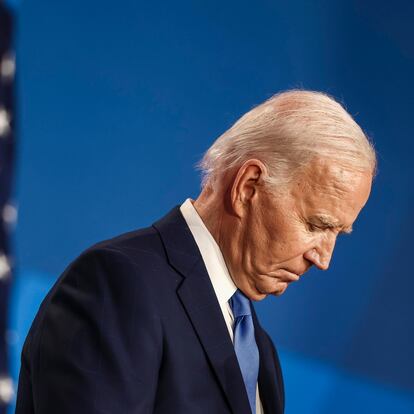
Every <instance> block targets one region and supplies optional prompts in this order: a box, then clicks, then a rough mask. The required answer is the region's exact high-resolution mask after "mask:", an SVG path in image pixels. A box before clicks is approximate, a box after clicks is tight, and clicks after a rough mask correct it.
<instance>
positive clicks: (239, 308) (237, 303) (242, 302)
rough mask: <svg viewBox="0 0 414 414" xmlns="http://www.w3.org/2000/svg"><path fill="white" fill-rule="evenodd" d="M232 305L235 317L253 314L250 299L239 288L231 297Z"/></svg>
mask: <svg viewBox="0 0 414 414" xmlns="http://www.w3.org/2000/svg"><path fill="white" fill-rule="evenodd" d="M230 307H231V310H232V311H233V315H234V317H235V318H238V317H239V316H246V315H251V310H250V301H249V299H247V297H246V296H244V295H243V293H242V292H241V291H240V290H239V289H237V290H236V292H235V294H234V295H233V296H232V297H231V298H230Z"/></svg>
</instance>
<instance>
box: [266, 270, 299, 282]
mask: <svg viewBox="0 0 414 414" xmlns="http://www.w3.org/2000/svg"><path fill="white" fill-rule="evenodd" d="M269 276H270V277H273V278H276V279H280V281H282V282H286V283H291V282H297V281H298V280H299V278H300V276H301V275H299V274H296V273H293V272H290V271H289V270H286V269H278V270H276V271H275V272H272V273H271V274H269Z"/></svg>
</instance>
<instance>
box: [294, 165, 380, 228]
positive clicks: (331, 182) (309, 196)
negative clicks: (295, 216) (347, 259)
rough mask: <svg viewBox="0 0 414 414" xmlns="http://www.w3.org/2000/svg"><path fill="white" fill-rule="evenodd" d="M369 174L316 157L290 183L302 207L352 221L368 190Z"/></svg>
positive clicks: (369, 184) (295, 198)
mask: <svg viewBox="0 0 414 414" xmlns="http://www.w3.org/2000/svg"><path fill="white" fill-rule="evenodd" d="M371 180H372V178H371V174H370V173H368V172H366V173H363V172H359V171H356V170H353V169H351V168H345V167H343V166H341V165H339V164H337V163H335V162H334V161H331V160H321V159H315V160H314V161H312V162H311V163H310V164H309V165H308V166H307V168H306V169H305V170H304V172H303V173H301V174H300V175H299V176H298V177H297V180H295V182H294V183H293V185H292V188H291V195H292V197H293V198H294V200H295V202H296V204H297V205H298V206H299V207H300V208H302V210H305V209H306V210H312V211H313V212H317V213H318V214H326V215H333V216H334V217H333V218H335V219H337V220H341V221H347V222H350V223H344V225H345V224H352V222H353V221H354V220H355V218H356V216H357V215H358V213H359V211H360V210H361V209H362V207H363V206H364V205H365V203H366V201H367V199H368V197H369V193H370V190H371Z"/></svg>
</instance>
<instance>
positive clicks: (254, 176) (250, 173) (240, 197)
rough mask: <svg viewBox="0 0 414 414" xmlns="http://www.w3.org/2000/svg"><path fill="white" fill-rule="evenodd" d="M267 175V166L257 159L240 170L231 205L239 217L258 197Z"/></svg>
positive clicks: (235, 181)
mask: <svg viewBox="0 0 414 414" xmlns="http://www.w3.org/2000/svg"><path fill="white" fill-rule="evenodd" d="M266 175H267V168H266V166H265V165H264V164H263V163H262V162H261V161H260V160H257V159H251V160H247V161H246V162H245V163H244V164H243V165H242V166H241V167H240V168H239V170H238V171H237V173H236V176H235V178H234V181H233V185H232V188H231V204H232V207H233V210H234V212H235V213H236V215H237V216H239V217H241V216H242V215H243V213H244V211H245V210H246V208H247V207H248V206H249V204H250V203H251V202H252V201H253V200H254V198H255V197H256V196H257V193H258V190H259V188H260V187H262V186H263V183H264V181H263V178H264V177H265V176H266Z"/></svg>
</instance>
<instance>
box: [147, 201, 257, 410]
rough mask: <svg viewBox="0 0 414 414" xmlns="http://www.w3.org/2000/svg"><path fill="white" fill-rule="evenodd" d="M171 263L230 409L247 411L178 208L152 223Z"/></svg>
mask: <svg viewBox="0 0 414 414" xmlns="http://www.w3.org/2000/svg"><path fill="white" fill-rule="evenodd" d="M154 227H155V228H156V229H157V230H158V232H159V234H160V236H161V239H162V241H163V244H164V247H165V249H166V253H167V256H168V260H169V262H170V264H171V266H172V267H174V269H175V270H177V271H178V272H179V273H181V274H182V275H183V276H184V279H183V281H182V283H181V285H180V286H179V288H178V290H177V294H178V296H179V298H180V300H181V302H182V304H183V306H184V308H185V310H186V312H187V314H188V317H189V318H190V320H191V323H192V325H193V327H194V330H195V331H196V333H197V336H198V338H199V340H200V343H201V346H202V347H203V349H204V351H205V353H206V355H207V358H208V360H209V361H210V364H211V367H212V369H213V371H214V373H215V374H216V377H217V380H218V382H219V384H220V386H221V388H222V390H223V392H224V394H225V396H226V398H227V401H228V403H229V406H230V407H231V410H232V412H234V413H237V414H251V413H250V406H249V400H248V398H247V393H246V389H245V386H244V382H243V377H242V375H241V372H240V368H239V364H238V362H237V357H236V354H235V352H234V348H233V344H232V342H231V339H230V336H229V333H228V331H227V327H226V323H225V321H224V319H223V315H222V313H221V309H220V305H219V302H218V300H217V297H216V294H215V292H214V289H213V286H212V284H211V281H210V278H209V276H208V273H207V270H206V268H205V266H204V262H203V260H202V257H201V254H200V252H199V250H198V247H197V244H196V243H195V240H194V238H193V236H192V234H191V232H190V229H189V228H188V226H187V224H186V222H185V220H184V218H183V216H182V215H181V212H180V211H179V208H178V207H176V208H175V209H173V210H172V211H171V212H170V213H169V214H168V215H167V216H165V217H164V218H163V219H161V220H160V221H158V222H156V223H155V224H154Z"/></svg>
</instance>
